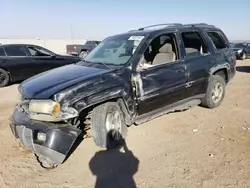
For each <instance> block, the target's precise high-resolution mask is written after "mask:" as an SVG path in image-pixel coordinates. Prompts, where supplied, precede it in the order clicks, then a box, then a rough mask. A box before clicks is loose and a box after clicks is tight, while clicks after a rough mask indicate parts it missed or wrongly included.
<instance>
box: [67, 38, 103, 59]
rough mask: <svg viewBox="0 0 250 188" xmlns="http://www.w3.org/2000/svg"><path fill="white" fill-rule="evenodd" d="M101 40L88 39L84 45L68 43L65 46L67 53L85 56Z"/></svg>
mask: <svg viewBox="0 0 250 188" xmlns="http://www.w3.org/2000/svg"><path fill="white" fill-rule="evenodd" d="M100 42H101V41H96V40H89V41H87V42H86V43H85V44H84V45H81V44H70V45H67V46H66V50H67V54H69V55H75V56H80V57H82V58H83V57H86V56H87V55H88V54H89V52H91V51H92V50H93V49H94V48H95V47H96V46H97V45H98V44H99V43H100Z"/></svg>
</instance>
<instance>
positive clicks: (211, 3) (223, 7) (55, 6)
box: [0, 0, 250, 40]
mask: <svg viewBox="0 0 250 188" xmlns="http://www.w3.org/2000/svg"><path fill="white" fill-rule="evenodd" d="M0 12H1V29H0V38H14V37H19V38H25V37H29V38H32V37H34V38H35V37H39V38H74V39H82V38H88V39H91V38H93V39H104V38H105V37H107V36H110V35H114V34H118V33H123V32H127V31H129V30H131V29H138V28H140V27H143V26H148V25H154V24H160V23H183V24H185V23H208V24H213V25H215V26H217V27H219V28H221V29H222V30H223V31H224V32H225V34H226V35H227V37H228V38H229V39H230V40H250V0H238V1H235V0H234V1H233V0H40V1H39V0H1V1H0Z"/></svg>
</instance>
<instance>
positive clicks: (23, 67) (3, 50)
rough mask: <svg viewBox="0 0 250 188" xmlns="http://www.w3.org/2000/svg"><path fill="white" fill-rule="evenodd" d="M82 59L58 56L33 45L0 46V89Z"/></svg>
mask: <svg viewBox="0 0 250 188" xmlns="http://www.w3.org/2000/svg"><path fill="white" fill-rule="evenodd" d="M81 59H82V58H80V57H75V56H69V55H59V54H56V53H54V52H52V51H50V50H48V49H46V48H43V47H41V46H38V45H33V44H5V45H0V87H4V86H7V85H8V84H9V83H10V82H16V81H23V80H25V79H27V78H29V77H32V76H34V75H36V74H39V73H42V72H44V71H47V70H51V69H54V68H57V67H61V66H64V65H69V64H72V63H75V62H77V61H79V60H81Z"/></svg>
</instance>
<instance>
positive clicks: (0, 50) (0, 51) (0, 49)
mask: <svg viewBox="0 0 250 188" xmlns="http://www.w3.org/2000/svg"><path fill="white" fill-rule="evenodd" d="M0 56H5V53H4V50H3V48H0Z"/></svg>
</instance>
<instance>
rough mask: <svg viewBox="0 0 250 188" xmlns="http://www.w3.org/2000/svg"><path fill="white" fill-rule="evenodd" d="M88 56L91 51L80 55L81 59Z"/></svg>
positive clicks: (82, 52)
mask: <svg viewBox="0 0 250 188" xmlns="http://www.w3.org/2000/svg"><path fill="white" fill-rule="evenodd" d="M88 54H89V51H88V50H86V51H81V53H80V54H79V57H81V58H84V57H86V56H87V55H88Z"/></svg>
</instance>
